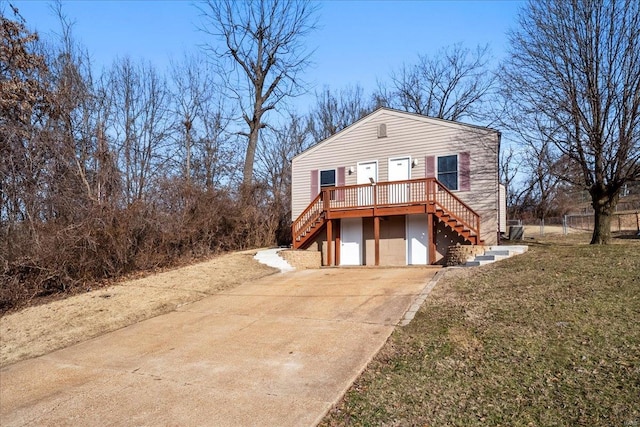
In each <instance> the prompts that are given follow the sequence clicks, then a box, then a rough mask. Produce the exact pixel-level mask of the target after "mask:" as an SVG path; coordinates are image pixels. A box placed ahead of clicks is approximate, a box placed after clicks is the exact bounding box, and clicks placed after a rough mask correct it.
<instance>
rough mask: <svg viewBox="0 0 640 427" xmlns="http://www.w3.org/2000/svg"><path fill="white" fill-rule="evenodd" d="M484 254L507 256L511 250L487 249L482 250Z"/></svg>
mask: <svg viewBox="0 0 640 427" xmlns="http://www.w3.org/2000/svg"><path fill="white" fill-rule="evenodd" d="M484 254H485V255H495V256H502V257H508V256H511V255H512V254H511V252H510V251H508V250H506V251H505V250H488V251H485V252H484Z"/></svg>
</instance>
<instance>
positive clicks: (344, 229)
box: [340, 218, 362, 265]
mask: <svg viewBox="0 0 640 427" xmlns="http://www.w3.org/2000/svg"><path fill="white" fill-rule="evenodd" d="M361 248H362V218H343V219H341V220H340V265H362V249H361Z"/></svg>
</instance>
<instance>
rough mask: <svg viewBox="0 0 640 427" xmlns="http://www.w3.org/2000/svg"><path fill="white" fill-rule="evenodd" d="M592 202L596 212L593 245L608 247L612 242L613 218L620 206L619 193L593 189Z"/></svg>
mask: <svg viewBox="0 0 640 427" xmlns="http://www.w3.org/2000/svg"><path fill="white" fill-rule="evenodd" d="M590 193H591V200H592V205H593V210H594V221H593V235H592V237H591V244H592V245H607V244H609V241H610V240H611V217H612V216H613V213H614V212H615V208H616V205H617V204H618V192H617V191H614V192H613V194H611V192H607V191H606V190H604V189H602V190H599V189H597V188H595V186H594V188H592V189H591V191H590Z"/></svg>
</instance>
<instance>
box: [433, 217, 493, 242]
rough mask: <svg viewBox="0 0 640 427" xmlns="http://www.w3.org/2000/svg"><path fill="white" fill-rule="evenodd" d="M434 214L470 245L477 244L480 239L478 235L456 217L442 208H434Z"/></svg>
mask: <svg viewBox="0 0 640 427" xmlns="http://www.w3.org/2000/svg"><path fill="white" fill-rule="evenodd" d="M435 216H436V218H438V220H439V221H440V222H442V223H443V224H444V225H446V226H447V227H449V228H450V229H451V230H453V231H454V232H455V233H457V234H458V235H459V236H460V237H462V238H464V239H465V240H466V241H467V242H469V243H470V244H472V245H479V244H481V243H482V241H481V240H480V239H479V236H478V235H477V234H475V233H474V232H473V231H471V230H470V229H469V228H468V227H467V226H466V225H465V224H464V223H463V222H461V221H459V220H458V219H456V218H455V217H454V216H452V215H451V214H450V213H449V212H447V211H445V210H444V209H436V211H435Z"/></svg>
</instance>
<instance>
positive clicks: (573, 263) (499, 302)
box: [321, 233, 640, 426]
mask: <svg viewBox="0 0 640 427" xmlns="http://www.w3.org/2000/svg"><path fill="white" fill-rule="evenodd" d="M589 239H590V234H584V233H582V234H580V233H576V234H571V235H568V236H558V235H556V236H553V235H549V236H545V237H540V238H538V239H536V240H535V241H527V243H529V244H530V250H529V252H527V253H525V254H523V255H520V256H517V257H513V258H509V259H506V260H503V261H500V262H497V263H494V264H491V265H487V266H483V267H474V268H468V269H454V270H450V271H449V272H447V275H446V276H445V277H444V279H442V280H441V281H440V282H439V283H438V285H437V286H436V287H435V289H434V290H433V292H432V293H431V294H430V295H429V297H428V298H427V300H426V302H425V304H424V305H423V307H422V308H421V310H420V311H419V312H418V313H417V315H416V317H415V318H414V320H413V321H412V323H410V324H409V325H407V326H406V327H403V328H398V329H396V331H395V332H394V333H393V335H392V336H391V337H390V339H389V341H388V342H387V344H386V345H385V346H384V347H383V349H382V350H381V351H380V353H379V354H378V355H377V356H376V358H375V359H374V361H373V362H372V363H371V364H370V365H369V366H368V367H367V369H366V371H365V372H364V373H363V374H362V376H361V377H360V378H359V379H358V380H357V381H356V382H355V384H354V385H353V386H352V387H351V389H350V390H349V391H348V392H347V394H346V395H345V397H344V399H343V400H342V401H341V402H340V403H339V404H338V405H337V406H336V407H335V408H334V409H333V410H332V411H331V412H330V413H329V415H328V416H327V418H326V419H325V420H324V421H323V423H322V424H321V425H322V426H342V425H349V426H474V425H477V426H569V425H580V426H640V327H639V325H640V240H638V239H637V238H633V237H632V236H629V238H626V239H616V241H615V243H614V244H612V245H608V246H591V245H588V244H587V243H588V241H589Z"/></svg>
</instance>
